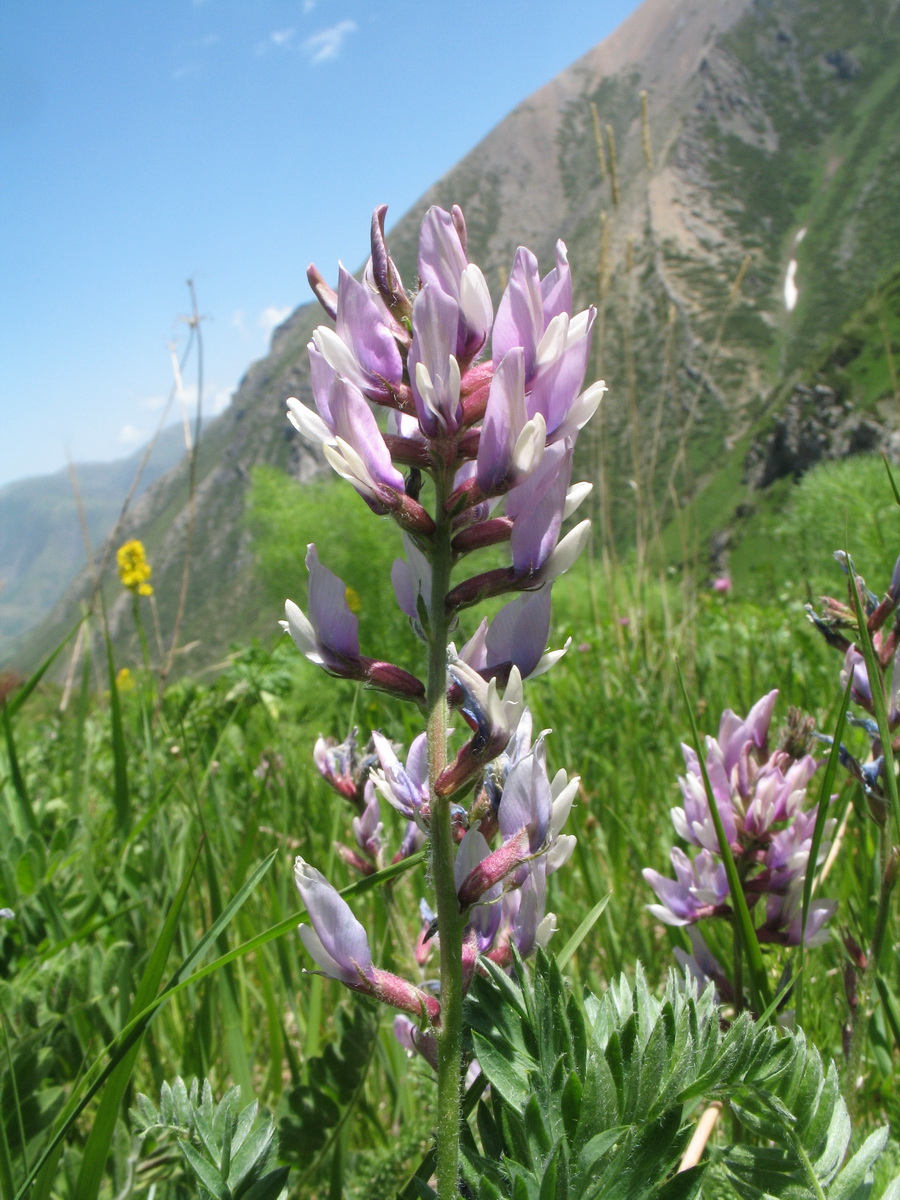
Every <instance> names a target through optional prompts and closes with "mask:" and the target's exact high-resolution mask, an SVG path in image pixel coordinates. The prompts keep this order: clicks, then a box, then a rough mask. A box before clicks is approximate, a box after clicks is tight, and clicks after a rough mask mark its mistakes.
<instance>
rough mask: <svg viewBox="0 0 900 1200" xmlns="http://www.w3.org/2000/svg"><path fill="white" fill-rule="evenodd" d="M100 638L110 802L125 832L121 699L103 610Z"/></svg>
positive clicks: (125, 766) (125, 774) (127, 799)
mask: <svg viewBox="0 0 900 1200" xmlns="http://www.w3.org/2000/svg"><path fill="white" fill-rule="evenodd" d="M103 637H104V639H105V641H106V663H107V667H108V669H109V718H110V732H111V735H112V751H113V804H114V806H115V810H116V823H117V824H118V826H119V831H120V832H121V833H122V834H123V835H127V834H128V832H129V831H130V829H131V800H130V797H129V792H128V752H127V751H126V749H125V730H124V728H123V725H122V702H121V699H120V697H119V685H118V682H117V681H116V665H115V662H114V661H113V651H112V642H111V641H110V637H109V626H108V625H107V623H106V612H105V610H104V614H103Z"/></svg>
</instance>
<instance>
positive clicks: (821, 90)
mask: <svg viewBox="0 0 900 1200" xmlns="http://www.w3.org/2000/svg"><path fill="white" fill-rule="evenodd" d="M897 18H898V6H897V3H896V0H832V2H831V3H830V4H829V5H827V6H823V5H821V4H819V3H816V2H815V0H714V2H709V0H707V2H706V3H701V2H700V0H645V2H644V4H642V5H641V7H640V8H639V9H638V10H636V12H635V13H633V14H632V16H631V17H630V18H629V19H628V20H627V21H626V22H625V23H624V24H623V25H622V26H621V28H620V29H619V30H617V31H616V33H614V34H613V35H612V36H611V37H610V38H608V39H607V40H606V41H604V42H603V43H602V44H601V45H600V46H597V47H595V48H594V49H592V50H590V51H589V52H588V53H587V54H586V55H585V56H584V57H582V58H581V59H579V60H578V61H577V62H576V63H575V64H573V66H572V67H570V68H569V69H568V70H567V71H565V72H563V73H562V74H561V75H560V76H558V77H557V78H556V79H555V80H553V81H551V82H550V83H548V84H547V85H546V86H545V87H544V88H541V89H540V90H539V91H538V92H536V93H534V94H533V95H532V96H530V97H528V98H527V99H526V100H525V101H524V102H523V103H522V104H520V105H519V106H518V107H517V108H516V109H515V110H514V111H513V112H512V113H511V114H510V115H509V116H508V117H507V118H506V119H505V120H504V121H503V122H501V123H500V124H499V125H498V126H497V127H496V128H495V129H494V130H493V131H492V132H491V133H490V134H488V136H487V137H486V138H485V139H484V140H483V141H482V142H481V143H480V144H479V145H478V146H476V147H475V148H474V149H473V150H472V152H471V153H470V154H469V155H467V156H466V157H465V158H464V159H463V160H462V161H461V162H460V163H459V164H458V165H457V166H456V167H455V168H453V170H451V171H450V172H449V173H448V174H447V175H446V176H445V177H444V178H443V179H441V180H440V181H438V182H437V183H436V184H435V185H434V186H433V187H432V188H430V189H429V190H428V192H427V193H426V194H425V195H424V196H423V197H422V199H421V200H420V201H419V202H418V203H417V204H416V205H415V206H414V207H413V208H412V210H410V212H408V213H407V214H405V215H404V216H403V218H402V219H401V220H400V221H399V222H398V223H397V224H396V225H395V226H394V227H393V229H391V230H390V231H389V241H390V245H391V250H392V253H393V255H394V257H395V258H396V260H397V262H398V265H399V266H400V269H401V271H402V273H403V276H404V279H405V280H406V282H407V284H410V283H412V282H413V281H414V280H415V273H416V272H415V261H416V237H417V230H418V224H419V221H420V219H421V216H422V214H423V213H424V211H425V210H426V209H427V207H428V206H429V205H430V204H432V203H437V204H441V205H443V206H445V207H447V206H450V205H451V204H453V203H458V204H460V205H461V206H462V208H463V210H464V211H465V213H466V218H467V222H468V226H469V248H470V254H471V257H472V258H473V259H474V260H475V261H477V262H478V263H479V264H480V265H481V266H482V267H483V269H484V270H485V273H486V276H487V278H488V280H489V282H490V284H491V287H492V290H493V291H494V293H495V299H496V298H498V297H499V294H500V291H501V288H502V286H503V283H504V279H505V275H504V272H505V271H506V270H507V269H508V267H509V265H510V263H511V260H512V255H513V253H514V250H515V247H516V246H517V245H519V244H525V245H529V246H531V248H532V249H534V250H535V251H536V253H538V255H539V257H540V259H541V261H542V263H543V264H548V265H549V263H550V262H551V261H552V249H553V245H554V243H555V241H556V238H557V237H562V238H563V239H564V240H565V241H566V243H567V245H568V247H569V257H570V261H571V262H572V264H573V270H574V273H575V280H576V299H577V301H578V303H579V305H584V304H587V303H594V304H596V305H597V307H598V321H597V326H596V335H595V351H594V362H593V364H592V370H591V373H592V374H593V375H595V376H599V375H602V376H604V377H605V378H606V380H607V382H608V384H609V385H610V391H609V394H608V397H607V399H606V400H605V401H604V404H603V406H602V407H601V412H600V417H599V420H596V421H595V423H594V426H595V427H594V430H593V433H592V434H591V436H590V437H587V438H585V439H584V443H585V450H584V453H583V460H582V463H581V473H582V475H583V476H591V477H594V478H596V479H597V480H598V481H599V482H600V485H601V486H600V487H599V488H598V489H597V496H598V505H599V509H598V515H599V516H600V521H599V522H598V526H599V530H600V535H601V536H604V537H610V538H613V537H615V538H617V539H618V540H619V541H620V542H627V541H628V540H629V539H630V538H632V537H633V536H634V534H635V532H640V531H641V527H642V523H643V522H646V521H647V519H648V518H647V513H648V512H650V511H651V510H653V509H654V506H655V510H656V513H657V519H659V518H660V516H661V518H662V519H665V517H666V516H667V515H668V514H669V513H670V511H671V510H670V509H669V508H667V505H669V503H670V497H671V496H673V495H674V496H677V497H679V498H680V502H687V501H689V500H690V497H691V496H693V495H695V494H696V493H697V492H698V489H700V490H702V488H703V487H704V486H706V485H708V484H709V482H710V481H712V480H713V479H715V477H716V473H717V472H718V471H719V470H721V469H722V467H723V463H724V462H725V461H726V459H727V457H728V455H729V453H730V452H731V451H732V449H733V448H734V447H735V446H737V445H739V444H740V443H741V441H742V439H746V438H747V437H748V435H749V434H750V433H751V431H752V430H753V429H754V427H755V426H756V425H757V424H759V423H760V422H763V421H764V420H765V419H766V417H767V414H768V413H769V412H770V410H771V409H772V406H773V404H778V403H781V402H782V401H783V400H784V390H783V389H782V390H781V391H779V389H778V387H777V385H779V384H780V383H781V381H782V380H783V379H784V378H785V376H786V374H787V375H790V373H791V372H796V371H799V370H800V369H801V368H802V367H803V366H804V365H805V364H807V363H808V362H809V360H810V357H811V356H813V355H814V354H815V353H816V352H817V351H818V350H819V348H820V347H821V346H823V345H825V344H826V343H827V342H828V340H829V339H833V338H834V337H836V336H837V334H838V331H839V330H840V328H841V326H842V323H843V322H845V321H846V320H847V319H848V318H849V317H850V316H851V315H852V313H853V312H854V311H855V309H856V308H857V307H858V306H859V305H860V304H862V303H863V302H864V300H865V298H866V297H867V296H868V295H869V294H870V292H871V291H872V289H873V288H874V287H875V286H876V285H877V283H878V281H879V279H880V278H881V277H882V275H883V274H884V272H885V270H886V269H887V268H888V267H890V266H891V265H892V264H893V263H894V262H896V261H898V260H900V210H898V209H897V206H896V205H895V204H894V203H893V192H894V188H893V181H894V180H895V179H896V178H897V175H898V172H900V115H898V114H900V53H898V51H900V28H898V19H897ZM386 199H387V200H389V199H390V197H386ZM367 219H368V214H364V213H361V214H360V220H361V221H366V220H367ZM801 229H805V231H806V234H805V237H803V239H802V241H799V240H798V237H797V235H798V231H799V230H801ZM792 256H795V257H796V262H797V275H796V279H797V281H798V286H799V299H798V302H797V305H796V307H795V308H794V309H793V310H792V311H788V310H787V308H786V306H785V301H784V279H785V273H786V270H787V266H788V262H789V260H790V259H791V257H792ZM319 266H320V267H321V268H322V270H323V272H324V273H325V274H326V276H327V275H329V274H330V272H329V270H328V269H327V268H328V266H329V265H328V264H319ZM322 319H323V318H322V314H321V311H320V310H319V309H318V307H317V306H314V305H303V306H301V307H300V308H298V309H297V310H296V311H295V313H294V314H293V315H292V316H291V317H290V318H289V319H288V320H287V321H286V322H285V323H284V325H282V326H281V327H280V328H279V329H278V330H277V331H276V333H275V335H274V338H273V342H272V349H271V352H270V354H269V355H268V356H267V358H265V359H264V360H262V361H260V362H258V363H255V364H254V365H253V366H252V367H251V368H250V370H249V371H248V373H247V375H246V377H245V378H244V380H243V381H242V383H241V386H240V388H239V390H238V392H237V394H236V396H235V398H234V402H233V404H232V406H231V408H230V409H229V410H228V411H227V412H226V413H225V414H224V415H223V416H222V417H221V418H219V420H218V421H217V422H216V423H215V424H214V425H213V426H212V427H211V429H210V430H209V431H208V433H207V434H206V436H205V439H204V446H203V452H202V455H201V460H200V464H199V470H198V476H197V478H198V487H197V491H196V496H195V501H194V505H193V509H192V508H191V507H190V505H189V504H188V495H187V490H188V489H187V475H186V470H185V468H184V467H181V468H178V469H176V470H175V471H174V472H172V473H171V474H170V475H169V476H168V477H166V478H165V479H164V480H161V481H160V482H159V483H158V484H157V485H156V487H155V488H154V489H152V491H151V492H150V493H149V494H148V495H147V496H146V497H145V498H144V499H143V500H142V502H141V504H140V505H138V506H137V507H136V508H135V509H134V511H133V513H132V515H131V522H130V530H131V531H132V532H134V533H135V534H137V535H140V536H142V537H143V538H144V540H145V541H146V542H147V544H148V546H149V548H150V552H151V555H152V557H153V561H154V570H155V575H154V580H155V582H158V589H157V594H158V597H159V605H160V619H161V622H162V624H163V626H165V624H166V621H167V620H171V619H172V616H173V613H174V606H175V604H176V599H175V597H176V596H177V593H178V590H179V584H178V581H179V580H180V577H181V566H182V562H183V559H184V555H185V552H186V545H187V531H188V529H189V528H190V527H191V526H193V535H192V537H193V541H192V545H193V547H194V548H195V550H194V551H192V553H196V554H197V556H198V561H197V567H196V569H195V570H194V572H193V577H192V583H191V587H190V592H189V603H188V613H187V620H186V625H185V632H184V636H185V639H186V640H189V641H192V642H194V643H195V644H196V646H197V648H196V650H195V652H194V662H195V663H200V662H201V661H202V662H204V663H205V662H210V661H212V660H213V659H214V658H215V656H216V655H218V654H220V653H221V652H222V650H223V649H224V647H225V646H227V644H228V642H229V640H231V639H233V638H234V639H238V640H242V639H246V638H247V637H248V636H251V635H261V636H268V634H269V631H270V630H271V629H272V626H273V615H272V614H271V613H269V612H261V611H259V605H260V593H259V590H258V588H257V586H256V584H255V583H254V575H253V555H252V546H251V543H250V537H249V533H248V531H247V527H246V523H245V521H244V515H243V514H244V510H245V505H246V498H247V494H248V488H249V486H250V480H251V477H252V471H253V468H254V466H255V465H257V464H270V465H275V466H279V467H282V468H283V469H285V471H286V472H287V473H288V474H290V475H291V476H292V477H293V478H294V479H295V480H299V481H301V482H302V481H303V480H304V479H307V478H309V477H310V476H311V474H313V473H314V472H315V471H316V470H317V469H318V467H319V464H318V463H317V460H316V459H315V456H314V455H312V454H311V453H310V451H309V450H308V449H307V448H306V447H305V446H303V445H302V444H301V443H300V440H299V438H297V437H294V436H293V433H292V431H291V429H290V427H289V426H287V424H286V422H285V421H284V418H283V403H284V399H285V397H286V396H288V395H292V394H293V395H298V396H299V397H300V398H301V399H303V400H305V401H306V402H311V393H310V387H309V380H308V370H307V365H306V349H305V347H306V342H307V341H308V339H309V336H310V334H311V332H312V329H313V328H314V327H315V325H316V324H319V323H320V322H321V320H322ZM789 392H790V387H789V385H788V394H789ZM286 486H288V484H287V483H286ZM736 486H737V485H736ZM192 513H193V515H192ZM304 540H305V538H304V537H303V535H302V533H299V532H298V545H300V544H302V542H303V541H304ZM299 574H300V570H299V564H298V575H299ZM291 586H292V581H290V580H288V581H286V584H285V587H286V589H288V588H290V587H291ZM82 593H83V588H82ZM76 599H77V592H76V593H73V594H72V595H70V596H69V597H68V598H67V600H66V601H65V603H64V605H63V607H62V608H61V609H60V611H59V614H58V617H57V619H56V620H55V622H49V623H48V624H47V627H46V628H45V629H44V630H43V631H42V635H41V638H40V639H38V640H37V641H34V642H32V644H31V645H30V646H25V647H23V652H24V653H25V654H26V655H31V656H32V657H33V656H34V654H35V653H36V652H37V651H38V650H39V649H41V648H49V646H50V645H52V639H53V637H54V636H56V634H57V633H58V632H59V631H60V630H61V629H62V628H63V626H64V624H65V620H64V616H65V614H66V613H69V614H71V612H72V611H73V609H72V606H73V603H75V602H76ZM125 600H126V598H125V597H120V598H119V599H118V601H117V602H116V603H113V605H112V608H111V620H112V624H113V630H114V632H116V631H117V630H118V629H119V627H120V622H121V619H122V617H123V616H124V615H125V613H126V612H127V605H126V603H125ZM123 627H124V623H123ZM39 643H42V644H39Z"/></svg>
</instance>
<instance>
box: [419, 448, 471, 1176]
mask: <svg viewBox="0 0 900 1200" xmlns="http://www.w3.org/2000/svg"><path fill="white" fill-rule="evenodd" d="M450 482H451V480H450V477H449V473H448V472H441V471H436V472H435V522H436V526H437V527H436V529H435V532H434V535H433V541H432V555H431V566H432V583H431V608H430V612H429V614H428V619H429V659H428V693H427V706H428V726H427V729H428V778H429V783H430V785H431V877H432V882H433V885H434V892H435V910H436V912H437V922H438V931H439V937H440V941H439V945H440V956H441V1025H440V1029H438V1030H437V1041H438V1101H437V1104H438V1113H437V1194H438V1200H456V1197H457V1196H458V1194H459V1192H458V1175H459V1127H460V1117H461V1107H460V1106H461V1092H460V1077H461V1062H462V930H463V923H462V920H461V918H460V912H459V901H458V900H457V896H456V883H455V881H454V878H453V867H454V860H455V851H454V845H453V830H452V827H451V822H450V802H449V800H448V799H446V798H441V797H439V796H437V795H436V793H435V786H434V785H435V782H436V780H437V777H438V775H440V773H441V771H443V769H444V767H445V766H446V765H447V721H448V717H449V713H448V708H447V643H448V641H449V635H450V622H449V617H448V615H447V612H446V607H445V598H446V596H447V593H448V592H449V590H450V571H451V568H452V566H453V555H452V551H451V549H450V537H451V533H452V530H451V528H450V522H449V521H448V519H447V517H446V515H445V511H444V503H445V501H446V498H447V496H448V495H449V487H450Z"/></svg>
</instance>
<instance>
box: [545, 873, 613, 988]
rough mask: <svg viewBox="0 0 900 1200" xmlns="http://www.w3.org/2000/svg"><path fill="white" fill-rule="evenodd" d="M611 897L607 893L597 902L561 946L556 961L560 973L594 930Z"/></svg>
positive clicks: (610, 893)
mask: <svg viewBox="0 0 900 1200" xmlns="http://www.w3.org/2000/svg"><path fill="white" fill-rule="evenodd" d="M611 895H612V892H607V894H606V895H605V896H604V897H603V899H602V900H598V901H597V903H596V904H595V905H594V907H593V908H592V909H591V911H590V912H589V913H588V915H587V916H586V917H585V918H584V920H583V921H582V922H581V924H580V925H579V926H578V928H577V929H576V930H575V932H574V933H573V934H572V936H571V937H570V938H569V940H568V941H567V942H566V944H565V946H563V948H562V950H561V951H560V952H559V954H557V956H556V961H557V963H558V965H559V969H560V970H561V971H564V970H565V969H566V967H567V966H568V965H569V963H570V962H571V960H572V955H573V954H574V953H575V951H576V950H577V949H578V947H579V946H580V945H581V943H582V942H583V941H584V939H585V938H586V937H587V935H588V934H589V933H590V932H591V930H592V929H593V928H594V925H595V924H596V922H597V921H598V920H599V919H600V915H601V913H602V912H603V910H604V909H605V908H606V906H607V904H609V898H610V896H611Z"/></svg>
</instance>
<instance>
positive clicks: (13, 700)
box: [6, 617, 84, 717]
mask: <svg viewBox="0 0 900 1200" xmlns="http://www.w3.org/2000/svg"><path fill="white" fill-rule="evenodd" d="M82 620H84V618H83V617H82V618H81V620H79V622H78V624H77V625H76V626H75V628H74V629H73V630H72V631H71V632H70V633H68V634H66V636H65V637H64V638H63V640H62V641H61V642H60V643H59V645H58V646H57V647H56V649H55V650H53V651H52V652H51V653H50V654H48V655H47V657H46V658H45V659H44V661H43V662H42V663H41V665H40V666H39V667H38V669H37V670H36V671H35V672H34V674H33V675H32V676H31V677H30V678H29V679H28V680H26V682H25V683H23V684H22V686H21V687H20V688H17V689H16V691H15V692H14V693H13V694H12V696H10V698H9V699H8V700H7V702H6V710H7V712H8V713H9V715H10V717H14V716H15V715H16V713H17V712H18V711H19V709H20V708H21V707H22V705H23V704H24V703H25V701H26V700H27V699H28V697H29V696H30V695H31V693H32V692H33V691H34V689H35V688H36V687H37V685H38V684H39V683H40V682H41V680H42V679H43V678H44V676H45V675H46V673H47V671H48V670H49V669H50V667H52V666H53V664H54V662H55V661H56V659H57V658H58V657H59V655H60V654H61V653H62V652H63V650H64V649H65V648H66V646H67V645H68V644H69V642H71V640H72V638H73V637H74V636H75V634H76V633H77V632H78V628H79V626H80V625H81V621H82Z"/></svg>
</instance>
